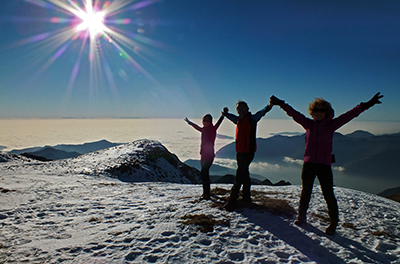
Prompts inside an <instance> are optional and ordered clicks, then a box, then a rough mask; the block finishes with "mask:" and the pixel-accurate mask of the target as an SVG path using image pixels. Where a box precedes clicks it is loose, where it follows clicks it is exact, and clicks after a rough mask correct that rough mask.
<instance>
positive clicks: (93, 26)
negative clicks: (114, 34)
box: [76, 10, 106, 37]
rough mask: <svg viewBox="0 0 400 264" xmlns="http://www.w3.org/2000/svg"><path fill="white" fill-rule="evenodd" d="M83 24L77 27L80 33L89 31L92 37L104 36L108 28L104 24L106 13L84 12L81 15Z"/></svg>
mask: <svg viewBox="0 0 400 264" xmlns="http://www.w3.org/2000/svg"><path fill="white" fill-rule="evenodd" d="M78 16H79V18H80V19H82V23H80V24H78V25H77V26H76V29H77V30H78V31H84V30H87V31H88V32H89V33H90V36H92V37H96V36H97V35H101V34H104V31H105V30H106V26H105V24H104V17H105V14H104V12H101V11H99V12H96V11H95V10H87V11H86V12H84V11H82V12H81V13H80V14H79V15H78Z"/></svg>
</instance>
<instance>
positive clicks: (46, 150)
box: [9, 139, 122, 161]
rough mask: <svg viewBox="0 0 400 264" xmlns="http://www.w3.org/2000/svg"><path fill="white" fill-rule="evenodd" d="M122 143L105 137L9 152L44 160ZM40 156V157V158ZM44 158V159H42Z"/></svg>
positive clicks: (71, 155) (79, 153)
mask: <svg viewBox="0 0 400 264" xmlns="http://www.w3.org/2000/svg"><path fill="white" fill-rule="evenodd" d="M121 144H122V143H112V142H109V141H107V140H105V139H103V140H99V141H95V142H89V143H84V144H76V145H74V144H60V145H56V146H44V147H33V148H25V149H15V150H11V151H10V152H9V153H13V154H18V155H23V156H26V157H29V158H35V157H36V159H39V160H42V161H45V160H58V159H68V158H74V157H78V156H80V155H82V154H86V153H89V152H92V151H96V150H100V149H106V148H110V147H115V146H118V145H121ZM41 158H42V159H41ZM43 158H44V159H43Z"/></svg>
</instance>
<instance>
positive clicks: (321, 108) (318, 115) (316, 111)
mask: <svg viewBox="0 0 400 264" xmlns="http://www.w3.org/2000/svg"><path fill="white" fill-rule="evenodd" d="M331 111H332V106H331V104H330V103H329V102H327V101H325V100H324V99H323V98H315V100H314V101H313V102H311V103H310V104H309V105H308V112H309V113H310V115H311V116H312V118H314V119H315V120H317V121H321V120H323V119H324V118H325V117H327V116H328V115H329V114H330V113H331Z"/></svg>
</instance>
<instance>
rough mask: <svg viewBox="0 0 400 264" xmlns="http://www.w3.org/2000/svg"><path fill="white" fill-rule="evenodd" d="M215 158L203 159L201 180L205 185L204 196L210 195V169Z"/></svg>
mask: <svg viewBox="0 0 400 264" xmlns="http://www.w3.org/2000/svg"><path fill="white" fill-rule="evenodd" d="M213 161H214V158H203V157H202V158H201V171H200V178H201V182H202V183H203V194H204V195H210V182H211V181H210V167H211V165H212V163H213Z"/></svg>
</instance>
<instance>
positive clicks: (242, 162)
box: [229, 152, 254, 202]
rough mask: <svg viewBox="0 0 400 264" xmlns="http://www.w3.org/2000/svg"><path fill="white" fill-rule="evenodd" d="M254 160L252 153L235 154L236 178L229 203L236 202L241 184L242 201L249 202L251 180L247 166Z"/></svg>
mask: <svg viewBox="0 0 400 264" xmlns="http://www.w3.org/2000/svg"><path fill="white" fill-rule="evenodd" d="M253 159H254V152H250V153H236V161H237V166H238V167H237V170H236V177H235V182H234V183H233V186H232V189H231V196H230V199H229V200H230V201H231V202H236V200H237V198H238V196H239V191H240V187H241V186H242V184H243V200H245V201H246V200H247V201H249V200H251V197H250V187H251V180H250V172H249V166H250V163H251V162H252V161H253Z"/></svg>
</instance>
